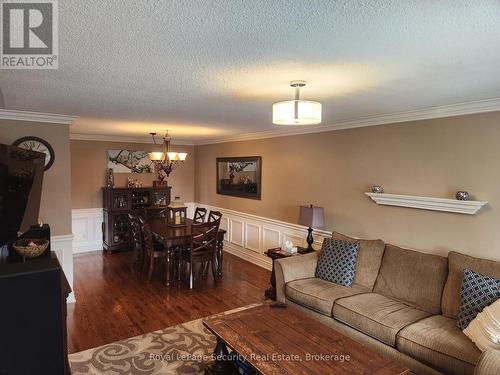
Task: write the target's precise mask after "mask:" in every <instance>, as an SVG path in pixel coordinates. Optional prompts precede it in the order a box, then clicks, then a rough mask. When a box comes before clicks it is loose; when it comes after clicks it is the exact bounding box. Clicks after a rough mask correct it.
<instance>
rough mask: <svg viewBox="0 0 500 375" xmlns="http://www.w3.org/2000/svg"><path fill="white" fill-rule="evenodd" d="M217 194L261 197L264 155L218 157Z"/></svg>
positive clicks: (251, 197) (250, 197) (258, 198)
mask: <svg viewBox="0 0 500 375" xmlns="http://www.w3.org/2000/svg"><path fill="white" fill-rule="evenodd" d="M216 171H217V180H216V183H217V187H216V188H217V194H221V195H230V196H233V197H240V198H249V199H257V200H260V199H261V180H262V157H260V156H244V157H219V158H216Z"/></svg>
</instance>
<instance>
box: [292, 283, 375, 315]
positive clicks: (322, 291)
mask: <svg viewBox="0 0 500 375" xmlns="http://www.w3.org/2000/svg"><path fill="white" fill-rule="evenodd" d="M285 291H286V297H287V298H288V299H290V300H292V301H293V302H296V303H298V304H299V305H302V306H305V307H308V308H310V309H312V310H315V311H317V312H319V313H321V314H324V315H328V316H330V317H331V316H332V307H333V303H334V302H335V300H336V299H338V298H342V297H347V296H353V295H355V294H359V293H367V292H369V291H370V290H369V289H368V288H365V287H362V286H357V285H354V286H352V287H346V286H342V285H338V284H334V283H331V282H329V281H325V280H322V279H318V278H315V277H314V278H309V279H302V280H295V281H290V282H289V283H287V284H286V287H285Z"/></svg>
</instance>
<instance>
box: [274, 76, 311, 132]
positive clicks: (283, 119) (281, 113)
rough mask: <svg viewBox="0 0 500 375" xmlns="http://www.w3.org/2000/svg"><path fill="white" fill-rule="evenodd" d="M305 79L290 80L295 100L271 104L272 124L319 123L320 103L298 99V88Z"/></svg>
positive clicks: (302, 85) (303, 84)
mask: <svg viewBox="0 0 500 375" xmlns="http://www.w3.org/2000/svg"><path fill="white" fill-rule="evenodd" d="M306 83H307V82H306V81H292V82H290V86H291V87H293V88H295V100H287V101H284V102H278V103H274V104H273V124H276V125H316V124H320V123H321V103H319V102H314V101H311V100H302V99H300V88H301V87H304V86H305V85H306Z"/></svg>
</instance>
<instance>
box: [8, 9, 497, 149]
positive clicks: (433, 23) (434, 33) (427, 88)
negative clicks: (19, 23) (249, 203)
mask: <svg viewBox="0 0 500 375" xmlns="http://www.w3.org/2000/svg"><path fill="white" fill-rule="evenodd" d="M499 72H500V2H499V1H498V0H491V1H483V0H474V1H470V0H467V1H459V0H452V1H445V0H441V1H433V0H429V1H426V0H420V1H401V0H395V1H390V0H378V1H377V0H370V1H348V0H345V1H332V0H328V1H319V0H315V1H309V0H303V1H290V0H286V1H278V0H264V1H261V0H243V1H236V0H226V1H223V0H213V1H211V0H210V1H209V0H203V1H187V0H185V1H155V0H135V1H132V0H107V1H102V0H85V1H82V0H60V1H59V69H58V70H53V71H50V70H38V71H7V70H2V71H0V89H1V93H2V95H0V98H2V96H3V100H2V101H3V103H0V104H3V105H4V108H6V109H17V110H26V111H38V112H48V113H58V114H68V115H77V116H81V118H80V119H78V120H76V122H75V123H74V124H73V125H72V132H74V133H87V134H103V135H120V136H144V135H147V133H148V132H150V131H160V130H163V129H170V130H171V133H172V135H173V136H174V137H175V138H178V139H185V140H193V141H199V140H206V139H212V138H221V137H225V136H233V135H236V134H240V133H246V132H252V133H253V132H258V131H269V130H270V129H272V128H273V127H274V126H273V125H272V123H271V104H272V102H273V101H278V100H283V99H288V98H290V97H291V95H292V92H291V90H290V89H289V88H288V82H289V81H290V80H293V79H304V80H307V81H308V82H309V84H308V86H307V87H306V88H305V89H304V90H303V92H302V95H303V97H304V98H307V99H315V100H319V101H321V102H322V103H323V121H324V124H331V123H334V122H336V121H340V120H347V119H349V120H350V119H356V118H362V117H367V116H380V115H384V114H388V113H397V112H403V111H411V110H415V109H419V108H425V107H430V106H441V105H448V104H454V103H464V102H469V101H476V100H482V99H489V98H498V97H500V74H499ZM319 126H321V125H319Z"/></svg>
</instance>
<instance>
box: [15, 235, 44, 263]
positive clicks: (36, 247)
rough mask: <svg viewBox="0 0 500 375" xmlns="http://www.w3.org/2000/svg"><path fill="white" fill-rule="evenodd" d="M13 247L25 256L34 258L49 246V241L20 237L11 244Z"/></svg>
mask: <svg viewBox="0 0 500 375" xmlns="http://www.w3.org/2000/svg"><path fill="white" fill-rule="evenodd" d="M12 246H13V247H14V249H15V250H16V251H17V252H18V253H19V255H22V256H23V257H25V258H36V257H37V256H40V255H42V254H43V252H44V251H45V250H47V247H48V246H49V241H48V240H44V239H39V238H37V239H29V238H21V239H19V240H17V241H16V242H14V244H13V245H12Z"/></svg>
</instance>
